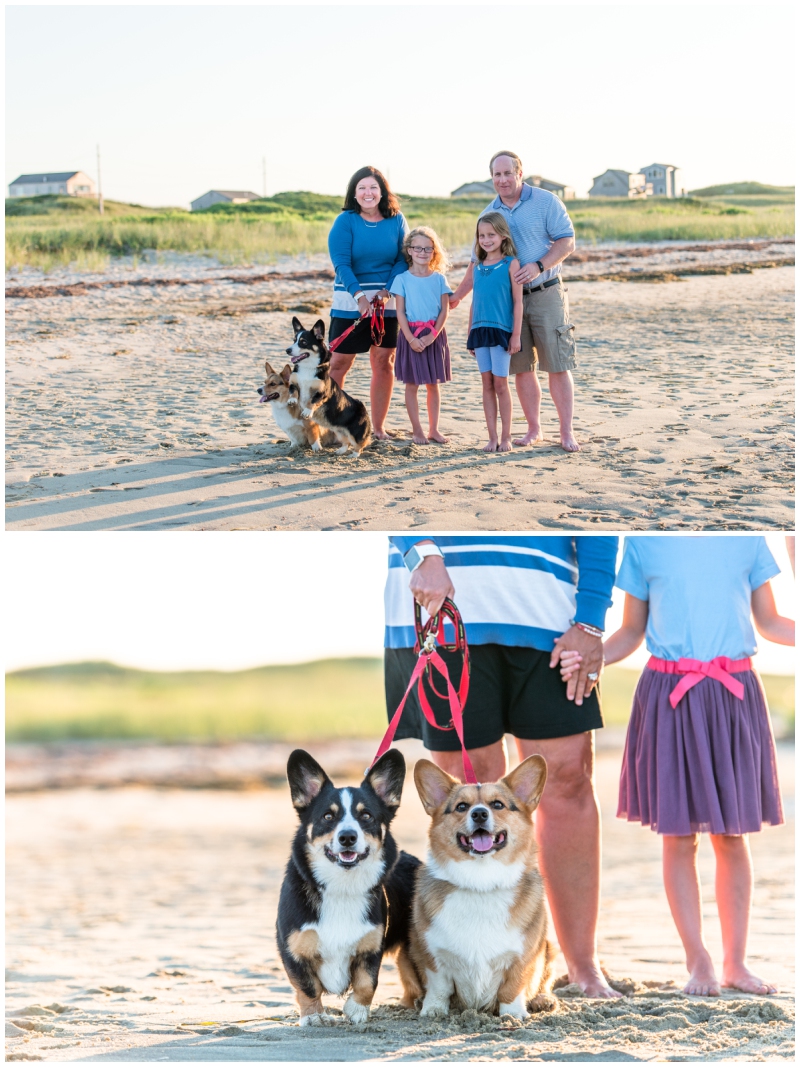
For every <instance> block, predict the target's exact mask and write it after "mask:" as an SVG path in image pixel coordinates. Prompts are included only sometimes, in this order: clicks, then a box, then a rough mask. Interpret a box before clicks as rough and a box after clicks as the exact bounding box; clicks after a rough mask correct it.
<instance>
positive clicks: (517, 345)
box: [508, 333, 522, 356]
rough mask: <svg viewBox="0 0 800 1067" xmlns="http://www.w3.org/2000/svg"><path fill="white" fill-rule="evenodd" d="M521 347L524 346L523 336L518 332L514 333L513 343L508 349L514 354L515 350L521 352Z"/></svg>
mask: <svg viewBox="0 0 800 1067" xmlns="http://www.w3.org/2000/svg"><path fill="white" fill-rule="evenodd" d="M521 348H522V338H521V337H520V335H519V334H518V333H515V334H513V336H512V338H511V343H510V344H509V346H508V351H509V352H510V353H511V355H512V356H513V355H514V353H515V352H519V350H520V349H521Z"/></svg>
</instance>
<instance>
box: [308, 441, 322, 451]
mask: <svg viewBox="0 0 800 1067" xmlns="http://www.w3.org/2000/svg"><path fill="white" fill-rule="evenodd" d="M311 451H312V452H321V451H322V445H321V444H320V443H319V441H314V442H313V444H312V445H311Z"/></svg>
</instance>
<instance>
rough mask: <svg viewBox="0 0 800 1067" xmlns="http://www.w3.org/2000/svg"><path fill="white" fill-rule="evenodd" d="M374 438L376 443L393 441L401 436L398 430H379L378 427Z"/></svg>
mask: <svg viewBox="0 0 800 1067" xmlns="http://www.w3.org/2000/svg"><path fill="white" fill-rule="evenodd" d="M372 436H373V437H374V438H375V440H376V441H391V440H392V438H394V437H398V436H399V434H398V432H397V430H386V429H382V430H379V429H378V428H377V426H376V427H375V428H374V429H373V431H372Z"/></svg>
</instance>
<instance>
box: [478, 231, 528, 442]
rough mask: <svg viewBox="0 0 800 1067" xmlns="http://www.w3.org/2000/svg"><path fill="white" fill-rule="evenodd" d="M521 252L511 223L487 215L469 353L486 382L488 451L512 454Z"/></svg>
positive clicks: (480, 233) (480, 236)
mask: <svg viewBox="0 0 800 1067" xmlns="http://www.w3.org/2000/svg"><path fill="white" fill-rule="evenodd" d="M516 251H517V250H516V249H515V248H514V241H513V239H512V237H511V231H510V230H509V228H508V223H507V222H506V220H505V219H504V218H503V216H502V215H501V214H500V212H499V211H489V212H487V213H486V214H485V215H482V216H481V217H480V219H479V220H478V225H477V228H476V233H475V256H476V263H475V273H474V287H473V293H472V307H471V308H470V311H469V336H468V337H467V348H468V349H469V351H470V352H471V353H472V354H473V355H474V356H475V358H476V360H477V362H478V370H479V371H480V372H481V378H482V379H483V413H484V415H485V416H486V427H487V429H488V431H489V443H488V444H487V445H485V446H484V449H483V451H484V452H510V451H511V393H510V392H509V388H508V370H509V365H510V363H511V356H512V355H513V353H514V352H519V350H520V333H521V330H522V285H521V283H520V282H515V281H514V275H515V273H516V272H517V271H518V270H519V261H518V260H517V259H515V258H514V257H515V256H516ZM498 408H499V409H500V441H499V442H498V440H497V410H498Z"/></svg>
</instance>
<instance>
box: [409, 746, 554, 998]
mask: <svg viewBox="0 0 800 1067" xmlns="http://www.w3.org/2000/svg"><path fill="white" fill-rule="evenodd" d="M546 778H547V765H546V763H545V761H544V759H543V758H542V757H541V756H530V757H529V758H528V759H526V760H524V761H523V762H522V763H521V764H520V765H519V766H518V767H517V768H515V770H513V771H512V772H511V773H510V774H509V775H507V776H506V777H505V778H503V779H502V780H501V781H499V782H495V783H492V784H488V785H462V784H461V783H459V782H458V781H456V779H455V778H451V777H450V775H448V774H446V773H445V772H444V771H442V770H440V769H439V768H438V767H436V766H435V764H433V763H431V762H430V761H429V760H420V761H419V762H418V763H417V765H416V767H415V769H414V780H415V782H416V786H417V790H418V792H419V795H420V799H421V801H422V805H423V807H424V808H425V810H426V812H427V813H428V814H429V815H430V816H431V825H430V831H429V842H430V850H429V854H428V861H427V863H426V864H425V865H424V866H423V867H421V868H420V870H419V872H418V875H417V883H416V892H415V895H414V903H413V916H412V936H411V959H412V961H413V965H414V970H415V972H416V977H417V979H418V986H419V994H424V1001H423V1004H422V1014H423V1015H437V1014H446V1013H447V1011H448V1010H449V1008H450V1006H451V1005H453V1006H457V1007H460V1008H462V1009H463V1008H475V1009H477V1010H484V1011H491V1012H499V1013H500V1014H511V1015H514V1016H516V1017H517V1018H525V1017H526V1016H527V1014H528V1012H530V1011H548V1010H553V1009H554V1008H555V1007H556V1006H557V1001H556V1000H555V998H554V997H552V996H551V995H550V989H551V983H552V979H551V973H550V970H551V967H550V965H551V961H552V959H553V958H554V955H555V952H554V949H553V946H552V945H551V944H550V943H549V942H548V940H547V916H546V912H545V905H544V885H543V882H542V876H541V874H540V873H539V869H538V867H537V863H536V842H535V839H534V829H533V818H532V817H533V812H534V811H535V809H536V807H537V805H538V803H539V800H540V798H541V795H542V791H543V789H544V784H545V780H546ZM459 808H460V809H461V810H459ZM481 809H488V813H489V814H488V816H485V815H482V814H481ZM473 811H475V812H477V813H478V817H482V818H488V822H487V823H486V824H485V825H486V827H487V829H488V832H491V835H492V840H493V842H494V843H493V845H492V850H491V851H490V852H483V853H477V852H475V851H473V850H472V847H471V846H472V837H471V834H470V833H469V832H468V831H470V830H474V829H475V825H476V824H475V822H474V821H472V812H473ZM476 840H477V838H476ZM459 841H461V845H460V844H459ZM465 844H466V847H467V849H468V850H467V851H465V847H464V846H465Z"/></svg>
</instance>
